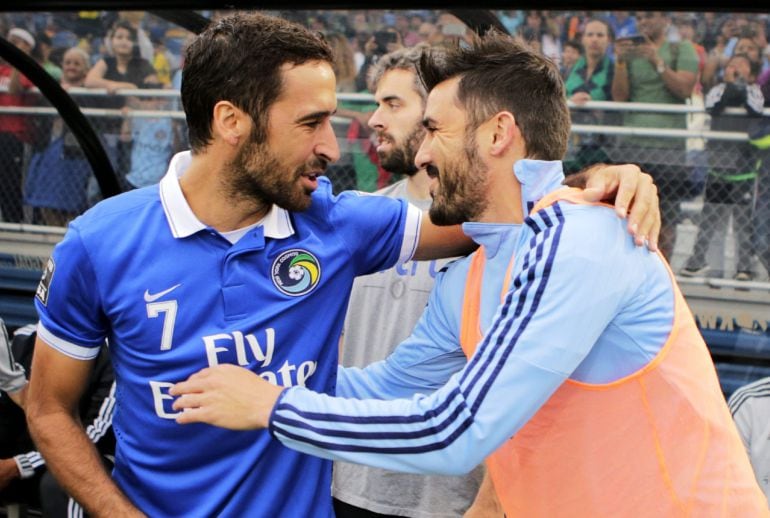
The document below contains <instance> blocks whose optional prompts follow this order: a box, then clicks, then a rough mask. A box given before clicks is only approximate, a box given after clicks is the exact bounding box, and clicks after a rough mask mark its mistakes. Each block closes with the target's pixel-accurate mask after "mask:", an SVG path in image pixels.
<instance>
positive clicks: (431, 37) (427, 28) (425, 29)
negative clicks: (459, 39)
mask: <svg viewBox="0 0 770 518" xmlns="http://www.w3.org/2000/svg"><path fill="white" fill-rule="evenodd" d="M417 33H418V34H419V35H420V41H421V42H422V43H427V44H428V45H433V44H434V43H436V38H437V35H438V27H436V24H435V23H431V22H423V23H422V24H420V28H419V29H418V30H417Z"/></svg>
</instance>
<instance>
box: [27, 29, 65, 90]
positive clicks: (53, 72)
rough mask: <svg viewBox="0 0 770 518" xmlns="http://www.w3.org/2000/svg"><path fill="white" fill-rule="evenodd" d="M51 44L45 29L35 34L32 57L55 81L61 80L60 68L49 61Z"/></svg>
mask: <svg viewBox="0 0 770 518" xmlns="http://www.w3.org/2000/svg"><path fill="white" fill-rule="evenodd" d="M52 49H53V44H52V43H51V38H49V37H48V35H47V34H46V33H45V31H39V32H38V33H37V34H35V48H34V49H32V57H33V58H35V61H37V62H38V63H40V66H42V67H43V68H44V69H45V71H46V72H48V74H50V76H51V77H53V78H54V79H56V80H57V81H61V68H60V67H59V66H58V65H56V63H54V62H52V61H51V50H52Z"/></svg>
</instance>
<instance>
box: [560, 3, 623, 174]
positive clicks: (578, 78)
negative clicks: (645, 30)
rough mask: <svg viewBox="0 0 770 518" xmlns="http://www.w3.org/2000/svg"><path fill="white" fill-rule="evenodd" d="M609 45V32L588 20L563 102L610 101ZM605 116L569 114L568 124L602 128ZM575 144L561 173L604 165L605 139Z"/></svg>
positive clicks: (591, 137)
mask: <svg viewBox="0 0 770 518" xmlns="http://www.w3.org/2000/svg"><path fill="white" fill-rule="evenodd" d="M611 42H612V29H611V28H610V25H609V23H607V22H606V21H605V20H601V19H598V18H592V19H590V20H589V21H588V22H586V24H585V31H584V33H583V38H582V44H583V48H584V49H585V55H584V56H583V57H581V58H580V59H579V60H578V61H577V63H576V64H575V66H574V67H573V69H572V72H571V73H570V74H569V76H568V77H567V80H566V82H565V89H566V92H567V99H569V100H570V101H572V102H573V103H575V104H578V105H582V104H585V103H586V102H588V101H607V100H610V99H611V98H612V91H611V88H612V77H613V74H614V65H613V64H612V61H611V60H610V58H609V56H608V55H607V48H608V47H609V46H610V43H611ZM604 119H605V115H604V113H603V112H601V111H597V110H592V111H588V110H580V109H578V110H573V112H572V121H573V123H576V124H595V125H597V124H603V123H604ZM576 139H579V141H578V146H579V147H578V149H577V151H576V154H575V157H574V158H573V159H572V160H565V162H564V168H565V173H574V172H577V171H579V170H580V169H582V168H583V167H585V166H587V165H588V164H593V163H596V162H608V161H609V157H608V155H607V153H606V152H605V151H604V147H605V139H604V138H603V136H601V135H585V134H584V135H579V136H574V137H573V141H572V142H571V143H570V144H571V145H574V144H575V140H576Z"/></svg>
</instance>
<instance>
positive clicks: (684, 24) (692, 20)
mask: <svg viewBox="0 0 770 518" xmlns="http://www.w3.org/2000/svg"><path fill="white" fill-rule="evenodd" d="M697 22H698V17H697V16H696V15H694V14H686V15H682V16H679V17H677V18H676V28H677V30H678V31H679V38H680V39H681V41H689V42H690V43H691V44H692V46H693V48H695V52H696V53H697V54H698V79H697V80H696V83H695V92H696V93H700V92H701V82H700V77H701V75H702V74H703V67H704V66H705V65H706V58H707V56H708V52H706V49H705V48H704V47H703V45H701V44H700V43H698V42H697V41H695V38H696V36H697V35H696V32H695V26H696V24H697Z"/></svg>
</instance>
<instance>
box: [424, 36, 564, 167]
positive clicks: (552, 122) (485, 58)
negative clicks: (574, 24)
mask: <svg viewBox="0 0 770 518" xmlns="http://www.w3.org/2000/svg"><path fill="white" fill-rule="evenodd" d="M418 70H419V74H420V77H421V78H422V81H423V82H424V83H425V87H426V89H427V90H428V91H430V90H431V89H433V88H434V87H435V86H436V85H437V84H439V83H441V82H443V81H446V80H448V79H451V78H454V77H460V78H461V79H460V82H459V85H458V90H457V100H458V102H459V103H460V105H461V106H463V108H464V109H465V110H466V112H467V116H468V121H469V125H470V129H475V128H477V127H478V126H479V125H481V124H482V123H483V122H484V121H486V120H488V119H489V118H490V117H492V116H493V115H495V114H496V113H499V112H501V111H509V112H511V113H512V114H513V116H514V117H515V119H516V124H517V125H518V127H519V129H520V130H521V133H522V136H523V137H524V142H525V143H526V149H527V157H528V158H533V159H539V160H561V159H562V157H563V156H564V153H566V151H567V141H568V139H569V131H570V116H569V109H568V108H567V102H566V96H565V93H564V82H563V81H562V79H561V76H560V74H559V69H558V68H557V67H556V65H554V64H553V62H552V61H551V60H549V59H548V58H546V57H544V56H542V55H540V54H538V53H536V52H534V51H532V50H531V49H529V48H528V47H526V46H525V45H523V44H521V43H519V42H517V41H516V40H515V39H514V38H512V37H511V36H508V35H506V34H502V33H500V32H498V31H494V30H493V31H490V32H488V33H487V34H486V35H485V36H482V37H476V38H475V39H474V40H473V41H472V42H471V44H470V45H469V46H468V47H457V48H453V49H449V50H447V51H446V55H445V56H444V57H443V59H441V60H438V61H436V60H432V59H431V58H430V55H427V54H426V56H424V57H423V58H422V60H421V62H420V65H419V69H418Z"/></svg>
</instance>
